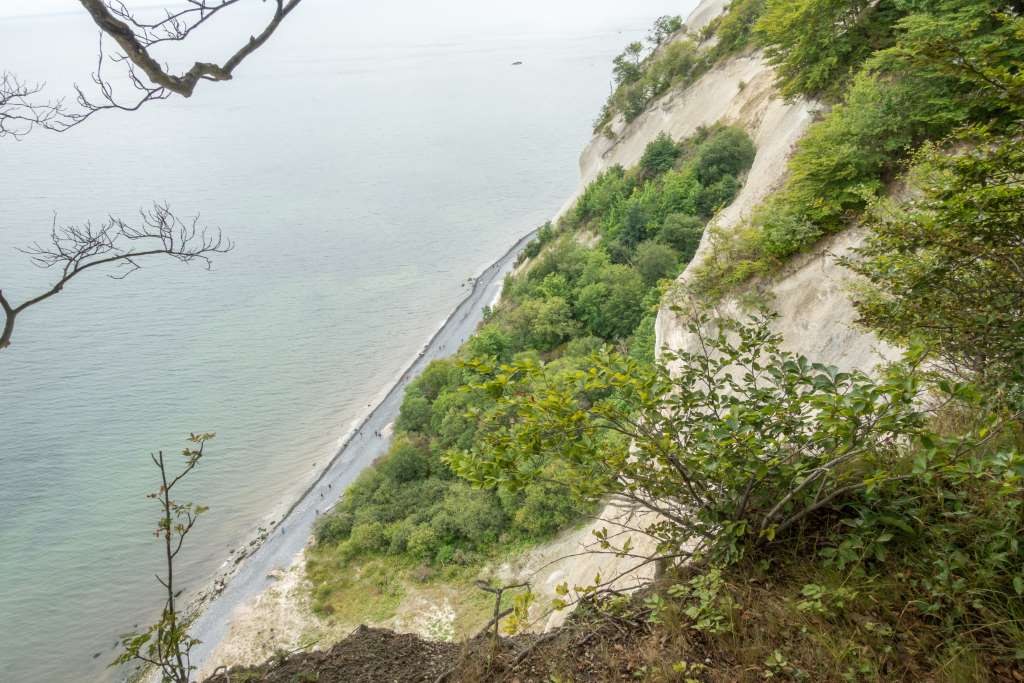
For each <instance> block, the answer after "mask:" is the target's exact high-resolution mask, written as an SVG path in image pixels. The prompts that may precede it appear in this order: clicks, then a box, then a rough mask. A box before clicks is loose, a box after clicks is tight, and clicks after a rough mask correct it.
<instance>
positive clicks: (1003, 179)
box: [447, 0, 1024, 681]
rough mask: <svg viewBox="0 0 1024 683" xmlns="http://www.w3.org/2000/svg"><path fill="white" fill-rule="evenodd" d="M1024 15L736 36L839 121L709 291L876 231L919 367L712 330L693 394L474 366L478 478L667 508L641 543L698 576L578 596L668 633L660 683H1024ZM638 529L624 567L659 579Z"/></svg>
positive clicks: (539, 362)
mask: <svg viewBox="0 0 1024 683" xmlns="http://www.w3.org/2000/svg"><path fill="white" fill-rule="evenodd" d="M1022 10H1024V7H1021V6H1020V4H1019V3H1006V2H990V1H988V0H982V1H980V2H974V1H972V2H967V1H966V0H940V1H937V2H931V3H917V2H898V1H895V0H894V1H893V2H886V1H884V0H883V1H882V2H854V3H850V2H845V3H844V2H834V1H832V0H796V1H793V0H764V1H762V2H737V3H734V4H733V6H732V7H731V8H730V11H729V13H727V14H726V15H725V16H724V17H723V18H722V19H721V20H720V21H718V22H716V23H715V25H714V27H713V30H715V31H722V30H723V28H726V27H727V28H729V30H730V31H731V33H730V34H729V36H728V41H727V42H728V45H727V47H724V48H723V49H729V50H735V49H742V47H744V46H746V45H748V44H751V41H758V43H759V44H761V45H764V46H766V47H767V48H768V50H767V53H768V56H769V59H770V60H771V61H772V62H773V63H774V64H775V65H776V67H777V69H778V74H779V80H780V86H781V88H782V90H783V92H784V93H785V94H786V95H787V96H790V97H799V96H810V97H817V98H822V99H825V100H828V101H832V102H834V106H833V107H832V109H831V110H830V111H829V113H827V114H826V115H824V116H823V117H822V119H821V120H820V121H819V122H818V123H816V124H815V125H813V126H812V128H811V129H810V132H809V133H808V135H807V136H806V138H805V139H804V140H803V141H802V143H801V144H800V146H799V149H798V150H797V152H796V155H795V157H794V159H793V161H792V164H791V167H790V171H791V173H790V175H789V178H788V180H787V182H786V184H785V186H784V187H783V188H782V190H781V191H780V192H778V193H776V194H775V195H773V196H772V197H771V198H770V199H769V200H768V201H767V202H766V203H765V205H764V206H762V207H761V208H760V210H759V212H758V213H757V215H756V216H754V219H753V220H752V221H751V223H750V224H749V225H748V226H746V228H745V229H742V230H740V231H739V232H738V233H737V234H736V236H734V237H733V238H732V239H731V240H723V241H722V242H720V243H719V245H718V249H717V253H716V258H715V259H714V260H713V261H712V262H711V264H710V265H709V266H707V267H705V268H704V269H703V272H702V274H701V275H702V277H700V278H699V279H698V281H697V283H696V284H695V286H694V294H696V295H697V297H698V300H699V299H700V298H702V296H703V297H704V298H712V299H714V298H715V297H716V296H717V295H718V294H720V293H722V292H724V291H726V290H728V289H729V288H731V287H734V286H735V285H736V284H739V283H741V282H743V281H744V280H745V279H747V278H748V277H750V275H752V274H757V273H766V272H768V270H769V269H770V268H771V267H772V266H774V265H775V264H777V263H781V262H782V261H783V260H784V259H785V258H787V257H788V256H790V255H792V254H794V253H797V252H798V251H800V250H802V249H804V248H806V247H808V246H810V245H812V244H814V243H815V242H816V241H817V240H818V239H820V238H821V237H822V236H824V235H827V234H829V233H834V232H836V231H838V230H841V229H843V228H844V227H846V226H848V225H849V224H850V222H851V221H852V220H854V219H858V220H861V221H862V222H863V223H864V225H865V226H866V228H867V229H868V231H869V234H868V238H867V241H866V242H865V243H864V245H863V246H862V247H861V248H859V249H858V250H856V251H855V253H854V254H852V255H851V256H850V257H848V258H846V259H844V260H843V262H844V263H845V264H846V265H847V266H849V267H850V268H852V269H853V270H855V271H856V272H858V273H860V274H861V275H863V276H864V281H863V283H862V284H861V285H860V286H859V289H858V291H857V292H856V297H855V301H854V303H855V306H856V307H857V309H858V311H859V313H860V315H861V322H862V324H864V325H866V326H868V327H869V328H870V329H872V330H873V331H875V332H876V333H878V334H879V335H880V336H881V337H883V338H885V339H887V340H889V341H892V342H894V343H897V344H899V345H901V346H903V347H904V348H906V349H908V351H907V353H906V355H905V356H904V358H903V359H902V360H901V361H899V362H897V363H893V364H892V365H891V366H889V367H888V368H883V369H880V370H879V372H878V373H876V374H875V375H866V374H862V373H860V372H857V371H852V372H841V371H839V370H838V369H836V368H832V367H827V366H824V365H820V364H816V363H813V362H812V361H811V360H809V359H807V358H805V357H802V356H798V355H794V354H790V353H786V352H783V351H781V350H780V349H779V344H780V342H781V341H782V340H781V339H779V338H778V337H776V336H775V335H773V334H772V332H771V331H770V327H769V324H768V323H769V319H768V318H767V317H764V316H763V315H759V316H755V317H754V318H752V319H751V320H749V321H746V322H735V321H727V320H721V319H718V318H716V317H714V316H713V315H712V314H711V313H710V312H708V311H706V310H704V309H701V308H697V309H695V310H687V311H682V312H681V313H683V315H684V317H685V318H687V319H689V320H690V324H689V330H688V331H689V333H690V338H691V339H694V340H696V341H697V342H699V343H697V344H696V345H695V346H694V349H695V350H693V351H691V352H684V353H680V354H679V355H678V356H669V357H668V358H669V360H671V361H674V363H673V365H674V368H675V369H674V371H673V373H669V372H668V371H667V370H666V369H664V368H660V367H657V366H652V365H645V364H642V363H637V362H635V361H634V360H633V359H631V358H629V357H628V356H627V355H625V354H622V353H616V352H614V351H613V352H608V351H607V350H605V351H603V352H599V353H595V354H594V355H593V356H592V357H591V359H590V362H589V363H588V364H585V365H584V366H583V367H582V368H581V369H580V370H579V371H577V372H554V371H553V370H552V369H551V368H549V367H548V366H547V365H546V364H545V363H544V362H543V359H535V358H520V359H514V360H513V361H512V362H509V363H506V364H503V365H495V364H490V363H476V364H474V366H473V369H474V371H475V372H476V373H477V377H478V379H477V382H476V384H475V387H474V391H476V392H479V393H481V394H484V395H487V396H489V397H497V400H496V401H495V402H494V403H493V405H492V406H491V408H490V410H488V411H487V412H485V413H484V414H482V416H481V417H482V420H483V426H482V428H481V430H480V432H479V436H480V438H479V439H478V441H477V442H475V443H474V444H473V445H471V446H470V447H469V448H453V449H451V450H450V451H449V453H448V455H447V458H448V461H449V462H450V463H452V466H453V467H454V468H455V469H456V470H457V471H458V472H459V474H460V475H461V476H463V477H465V478H467V479H469V480H472V481H474V482H476V483H477V484H478V485H480V486H485V487H487V486H494V485H498V486H500V487H503V488H507V489H508V490H512V491H515V490H519V489H520V488H521V487H523V486H526V485H529V483H530V482H532V481H534V480H535V478H536V476H537V474H536V473H537V467H538V463H544V466H545V467H546V468H548V470H547V472H548V474H547V477H546V478H547V479H551V478H552V477H554V478H555V480H556V481H558V482H559V483H560V484H561V485H562V486H563V487H564V488H565V490H567V491H569V492H571V495H572V496H573V498H574V499H575V500H578V501H581V502H590V503H593V502H594V501H598V500H605V499H607V498H608V497H609V496H611V497H617V498H621V499H625V500H627V501H629V502H631V503H632V504H634V505H636V506H638V507H639V508H641V509H645V510H647V511H648V512H651V513H656V517H653V520H654V521H647V522H643V523H642V526H641V530H642V531H643V532H644V533H645V534H646V535H648V536H650V537H652V538H654V539H655V540H656V541H657V543H658V553H660V555H661V556H662V558H664V559H665V560H669V561H678V560H680V559H681V558H685V559H686V560H687V563H686V565H685V567H681V568H680V570H679V571H678V572H677V573H674V574H673V573H671V572H670V573H669V578H668V579H666V580H665V582H664V583H663V584H662V585H661V586H660V587H659V589H658V591H657V592H656V593H655V594H653V595H651V596H649V597H648V598H647V599H646V601H645V607H644V609H643V610H639V611H637V610H636V609H635V605H634V606H633V607H630V606H628V605H626V604H624V602H623V600H622V599H621V598H619V597H616V596H615V595H614V593H612V594H604V593H603V592H602V589H603V588H605V587H607V586H608V584H609V582H610V580H611V579H612V578H613V577H599V578H598V579H596V580H595V583H594V585H591V586H568V585H565V586H562V587H561V588H560V592H561V593H562V594H563V596H564V599H563V600H562V601H560V603H561V604H566V603H569V602H577V601H579V602H583V603H586V604H588V605H590V606H596V607H597V609H598V610H599V611H604V612H605V613H607V614H621V613H622V611H623V610H627V611H629V610H632V611H631V612H629V613H630V614H634V615H635V614H643V615H646V617H647V619H648V620H649V621H650V622H652V623H654V624H655V625H656V626H654V627H652V628H653V629H654V631H655V633H657V634H658V645H656V646H654V647H657V648H660V651H659V655H658V656H657V657H652V658H650V661H651V666H650V667H645V668H644V669H643V670H642V671H638V672H637V676H638V677H642V678H647V679H650V680H677V678H676V677H677V676H678V675H679V674H685V675H688V676H689V678H690V679H692V680H737V679H740V678H742V679H744V680H747V679H751V680H752V679H753V678H754V677H757V678H783V679H786V680H850V681H856V680H870V681H888V680H942V681H966V680H972V681H973V680H1022V679H1024V546H1022V543H1021V540H1022V535H1024V456H1022V452H1024V305H1022V302H1024V278H1022V270H1021V267H1022V264H1024V156H1022V152H1021V149H1022V147H1021V144H1020V142H1021V139H1022V130H1021V113H1022V109H1021V107H1022V103H1024V74H1022V71H1021V64H1024V61H1022V58H1024V20H1022V19H1021V14H1022ZM897 179H900V180H903V181H905V185H906V189H905V191H902V192H899V193H890V190H891V189H892V187H893V185H894V181H895V180H897ZM887 196H889V197H890V198H884V197H887ZM702 288H703V289H702ZM552 463H557V464H558V466H557V467H555V468H552ZM649 519H650V518H649ZM629 523H630V524H632V525H634V526H635V525H636V524H637V523H638V522H637V521H636V519H635V518H633V519H631V520H630V522H629ZM615 531H617V529H615V522H614V520H611V521H610V522H609V529H608V533H607V535H605V536H603V537H600V538H599V539H598V540H599V541H600V542H601V546H602V548H603V549H604V551H606V552H614V553H618V554H619V555H620V556H622V557H627V558H628V557H633V558H635V559H636V560H637V563H638V564H643V563H646V562H649V561H650V560H651V558H650V557H649V556H646V555H643V554H640V555H638V554H636V552H635V551H634V550H633V549H632V547H631V545H630V544H629V543H626V544H623V543H622V542H617V541H615V540H614V538H615V533H614V532H615ZM766 606H767V607H768V608H767V609H766ZM666 624H670V625H671V628H665V625H666ZM659 629H660V630H659ZM687 634H688V635H687ZM669 642H674V643H676V644H682V650H681V651H680V652H679V653H678V654H680V655H682V656H683V657H685V659H684V660H682V661H674V660H672V659H669V658H668V656H667V652H666V651H667V650H670V649H671V648H672V647H676V645H666V643H669ZM695 651H696V652H705V653H709V652H714V653H715V655H716V656H717V657H721V658H722V660H723V661H718V660H717V659H716V660H712V659H710V658H709V659H706V660H703V661H704V663H703V664H694V663H693V660H691V659H690V658H689V655H692V654H693V653H694V652H695ZM666 661H667V662H673V663H672V664H671V666H667V665H666ZM726 671H728V672H730V674H725V673H724V672H726ZM716 672H717V673H716ZM751 672H753V673H751ZM730 675H731V676H732V678H730ZM684 677H685V676H684Z"/></svg>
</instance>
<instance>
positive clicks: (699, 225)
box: [658, 213, 705, 263]
mask: <svg viewBox="0 0 1024 683" xmlns="http://www.w3.org/2000/svg"><path fill="white" fill-rule="evenodd" d="M704 223H705V222H704V220H702V219H700V218H698V217H697V216H691V215H688V214H685V213H671V214H669V215H668V216H666V217H665V221H664V222H663V223H662V225H661V229H660V230H659V231H658V241H659V242H664V243H665V244H667V245H669V246H670V247H672V248H673V249H675V250H676V251H677V252H679V257H680V259H681V260H682V261H683V262H684V263H688V262H689V261H690V259H692V258H693V255H694V254H696V253H697V247H699V246H700V239H701V237H702V236H703V235H704Z"/></svg>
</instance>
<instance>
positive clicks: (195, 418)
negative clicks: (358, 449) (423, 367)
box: [0, 0, 695, 683]
mask: <svg viewBox="0 0 1024 683" xmlns="http://www.w3.org/2000/svg"><path fill="white" fill-rule="evenodd" d="M8 2H9V0H0V71H3V70H6V71H10V72H13V73H16V74H18V75H19V76H20V77H22V78H24V79H26V80H28V81H30V82H38V83H41V84H42V83H45V91H44V92H45V93H47V94H48V95H50V96H52V97H66V98H68V99H67V101H68V102H69V103H70V102H71V101H72V100H73V93H74V90H73V84H74V83H78V84H80V85H82V87H83V88H85V89H87V90H88V88H89V87H91V81H90V73H91V72H92V71H93V70H94V69H95V67H96V56H97V51H98V50H100V49H102V50H104V51H105V52H113V51H114V46H113V45H112V44H111V43H110V42H109V41H106V42H102V43H101V42H100V40H99V36H98V33H97V30H96V29H95V27H94V26H93V25H92V24H91V22H90V19H89V18H88V16H87V15H86V13H85V12H84V10H82V9H81V8H80V7H79V6H78V3H75V2H72V1H71V0H64V1H62V2H59V3H57V2H52V3H41V4H40V5H38V6H37V7H38V8H39V9H42V8H50V7H51V5H52V7H53V11H52V12H50V13H44V14H38V13H36V14H32V13H31V11H32V7H30V8H29V9H28V10H27V11H26V10H25V9H24V8H25V7H26V6H27V5H26V4H25V3H22V4H21V5H19V6H18V7H19V8H20V9H19V12H17V13H13V14H16V16H12V15H11V14H12V13H9V12H6V11H5V8H4V5H5V4H7V3H8ZM694 4H695V3H694V2H678V1H676V2H670V1H668V0H631V2H625V3H624V2H620V1H616V2H613V1H611V0H596V1H595V0H586V1H584V0H563V1H562V2H559V3H551V2H541V1H539V0H521V1H517V2H493V3H492V2H487V3H481V2H470V1H468V0H452V1H449V2H431V1H429V0H428V1H424V0H386V1H384V2H376V1H375V2H372V3H352V2H333V1H329V0H306V1H305V2H304V3H303V4H302V5H300V6H299V8H298V9H296V10H295V12H294V13H293V15H292V16H291V17H289V18H288V19H287V20H286V22H285V23H284V24H283V25H282V27H281V29H280V30H279V32H278V34H277V35H275V36H274V37H273V38H272V39H271V41H270V42H269V43H268V44H267V45H266V46H264V47H263V48H262V49H261V50H259V51H258V52H257V53H256V54H255V55H254V56H253V57H251V58H250V59H249V60H248V61H246V62H245V63H244V64H243V66H242V67H240V68H239V69H238V71H237V72H236V77H235V79H234V80H232V81H231V82H225V83H201V84H200V85H199V87H198V88H197V89H196V92H195V94H194V95H193V97H191V98H189V99H185V98H173V99H170V100H167V101H163V102H154V103H150V104H148V105H146V106H145V107H143V108H142V109H140V110H139V111H137V112H132V113H127V112H120V111H112V112H102V113H99V114H97V115H96V116H95V117H93V118H92V119H90V120H88V121H86V122H85V123H83V124H82V125H80V126H79V127H76V128H74V129H72V130H69V131H67V132H65V133H60V134H57V133H51V132H47V131H41V130H37V131H34V132H32V133H31V134H30V135H27V136H26V137H24V138H23V139H21V140H14V139H11V138H5V139H0V289H2V290H3V292H4V294H5V295H6V296H7V297H8V299H10V300H11V301H13V302H15V303H17V302H20V301H22V300H25V299H27V298H30V297H32V296H34V295H36V294H38V293H41V292H42V291H45V290H46V289H47V288H48V287H49V286H50V284H52V283H53V282H54V281H55V278H56V276H57V274H56V273H55V272H53V271H50V270H46V269H41V268H38V267H36V266H34V265H33V264H32V263H31V261H30V259H29V257H28V256H27V255H26V254H24V253H22V252H21V251H19V248H25V247H28V246H29V245H31V244H32V243H33V242H36V241H39V242H44V243H45V242H46V241H47V240H48V239H49V234H50V230H51V228H52V227H54V226H55V225H56V226H62V225H83V224H86V223H91V224H92V225H94V226H98V225H101V224H103V223H104V222H105V221H107V220H109V219H110V218H111V217H116V218H120V219H124V220H125V221H126V222H128V223H137V222H138V221H139V213H138V212H139V210H140V209H144V208H146V207H149V206H152V205H153V203H154V202H160V203H166V204H167V205H169V206H170V207H171V208H172V209H173V210H174V211H175V213H177V214H178V215H179V216H181V217H184V218H187V219H188V220H192V219H194V218H196V217H198V219H197V224H198V225H200V226H208V227H209V228H210V229H213V230H217V229H219V230H222V231H223V234H224V235H225V236H227V237H229V238H230V239H231V240H233V241H234V243H235V248H234V249H233V250H232V251H231V252H229V253H227V254H222V255H217V256H215V258H214V260H213V265H212V268H211V269H210V270H206V269H205V268H203V267H202V266H201V265H200V264H195V263H193V264H182V263H178V262H175V261H171V260H168V259H149V260H145V261H141V262H140V263H139V265H140V266H142V268H141V269H140V270H138V271H136V272H133V273H131V274H130V275H128V276H127V277H125V278H123V279H117V278H115V277H110V276H112V275H114V276H116V275H120V274H121V273H120V272H118V271H109V270H107V271H94V272H89V273H85V274H83V275H81V276H79V277H76V278H75V279H74V280H73V281H72V282H70V283H69V284H68V285H67V287H66V288H65V289H64V291H62V292H61V293H60V294H58V295H57V296H55V297H53V298H52V299H50V300H48V301H46V302H43V303H41V304H39V305H37V306H34V307H32V308H29V309H27V310H26V311H25V312H24V313H23V314H22V315H20V316H19V318H18V320H17V325H16V327H15V330H14V336H13V338H12V344H11V346H10V347H9V348H8V349H6V350H3V351H0V680H2V681H12V682H17V683H21V682H35V681H46V682H60V681H69V682H71V681H74V682H80V681H105V680H114V679H116V677H117V676H118V675H119V674H118V673H117V672H116V671H112V670H109V669H107V664H109V662H110V661H111V660H112V659H113V658H114V656H115V655H116V651H115V644H116V641H117V639H118V636H119V635H120V634H122V633H125V632H127V631H131V630H132V629H133V628H134V627H136V625H138V626H142V625H145V624H147V623H149V622H150V621H152V620H153V619H154V617H155V615H156V613H157V612H158V611H159V608H160V604H161V602H160V601H161V595H160V587H159V585H158V584H157V583H156V581H155V579H154V574H155V573H156V572H158V571H159V570H160V561H161V554H160V546H159V544H158V542H157V540H156V539H155V538H154V535H153V530H154V528H155V524H156V520H157V517H158V513H159V510H158V508H157V506H156V504H155V503H154V501H152V500H149V499H147V498H146V494H147V493H149V492H151V491H153V490H154V489H155V488H156V486H157V471H156V470H155V468H154V466H153V464H152V462H151V460H150V454H151V453H154V452H157V451H163V452H164V453H165V454H166V455H167V456H168V457H169V458H170V459H171V460H172V461H174V460H175V459H176V458H177V457H178V456H177V453H178V452H179V451H180V450H181V449H182V448H183V447H184V446H185V438H186V437H187V435H188V434H189V433H190V432H199V431H210V432H216V434H217V436H216V438H215V439H214V440H213V441H211V442H209V444H208V449H207V455H206V457H205V458H204V460H203V461H202V464H201V466H200V467H199V469H198V470H197V471H196V472H194V473H193V474H192V475H190V477H189V478H188V479H187V480H186V482H185V483H184V484H183V485H182V487H181V491H180V492H179V498H180V499H181V500H193V501H196V502H198V503H202V504H204V505H207V506H209V507H210V512H209V513H207V514H206V515H204V516H203V517H202V518H201V521H200V522H199V524H198V526H197V527H196V529H195V531H194V532H193V533H192V534H190V536H189V537H188V540H187V545H186V548H185V550H184V551H183V553H182V555H181V557H180V559H181V561H180V566H179V569H178V572H179V576H178V580H179V582H181V583H180V585H184V586H187V587H188V588H189V590H195V589H197V588H199V587H201V586H203V585H204V584H205V583H206V582H208V581H209V580H210V578H211V577H212V576H213V575H214V574H215V572H217V570H218V568H220V567H221V566H222V565H223V564H224V563H225V562H226V561H227V560H228V554H229V552H230V551H231V550H232V549H233V548H236V547H238V546H239V545H240V544H243V543H245V542H246V541H247V540H248V539H250V538H252V535H253V534H254V533H255V532H256V530H257V529H258V528H259V527H260V526H261V525H265V524H267V522H268V520H270V519H273V518H274V517H275V516H279V515H280V513H281V511H282V510H283V509H285V508H286V507H287V505H288V504H289V503H290V502H291V501H292V500H294V499H295V498H296V497H297V496H298V495H299V494H300V493H301V492H302V491H303V490H304V489H305V487H306V486H308V485H309V483H310V480H311V477H312V476H313V475H314V473H315V472H316V471H317V469H318V466H320V467H322V466H323V465H324V464H325V463H326V462H327V461H328V460H329V459H330V458H331V457H332V455H333V453H334V452H335V450H336V449H337V446H338V442H339V440H340V439H341V438H342V437H343V436H344V435H345V433H346V432H347V431H348V430H349V429H350V427H351V426H352V424H353V423H354V422H355V421H357V420H358V419H359V418H360V416H362V415H363V414H365V413H366V412H367V411H368V410H369V409H370V405H371V404H372V402H373V400H374V398H375V397H378V396H379V395H381V393H382V392H383V390H385V389H386V387H388V386H389V385H390V384H391V383H392V382H393V381H394V380H395V378H396V375H397V374H398V373H400V371H401V369H402V368H404V367H405V366H406V365H407V364H408V362H409V361H410V360H411V359H412V358H413V357H415V355H416V352H417V350H418V349H420V348H421V347H422V345H423V343H424V342H425V341H426V339H427V338H429V337H430V336H431V334H432V333H433V332H434V331H435V330H436V329H437V327H438V325H439V324H440V323H441V321H442V320H443V319H444V318H445V317H446V315H447V314H448V313H449V311H450V310H451V309H452V308H453V307H454V306H455V305H456V304H457V303H458V301H459V300H460V299H461V298H462V297H463V296H464V295H465V293H466V291H467V290H466V287H467V280H468V278H471V277H473V276H474V275H476V274H477V273H479V272H480V271H482V270H483V269H484V268H485V267H486V266H487V265H488V264H489V263H491V262H492V261H493V260H494V259H496V258H497V257H499V256H500V255H501V254H502V253H504V252H505V250H506V249H507V248H508V247H509V246H510V245H511V244H512V243H513V242H515V241H516V239H518V238H519V237H520V236H521V235H523V234H525V233H527V232H529V231H530V230H531V229H533V228H534V227H536V226H537V225H539V224H541V223H543V222H544V221H545V220H546V219H548V218H550V217H551V216H552V215H553V214H554V213H555V212H556V211H557V210H558V209H559V207H560V206H561V205H562V204H563V202H564V201H565V200H566V198H567V197H569V196H570V195H571V194H572V193H573V192H574V190H575V189H576V187H577V183H578V177H579V176H578V166H577V160H578V155H579V153H580V151H581V150H582V148H583V146H584V145H585V144H586V142H587V141H588V140H589V139H590V137H591V128H592V122H593V120H594V119H595V118H596V116H597V114H598V111H599V109H600V106H601V103H602V102H603V100H604V99H605V98H606V97H607V95H608V93H609V89H610V75H611V60H612V58H613V57H614V56H615V54H617V53H618V52H619V51H621V49H622V48H623V47H624V46H625V45H626V44H627V43H629V42H631V41H633V40H638V39H642V38H643V36H644V35H645V33H646V31H647V29H648V27H649V26H650V24H651V22H652V21H653V20H654V18H656V17H657V16H659V15H663V14H669V13H671V14H683V15H685V14H686V12H687V11H688V10H689V9H692V6H693V5H694ZM243 5H244V6H243ZM268 5H272V3H259V2H253V3H242V5H240V6H239V8H238V9H232V10H230V11H228V12H225V13H224V15H223V17H222V18H220V19H218V20H217V21H215V22H211V23H210V25H208V26H204V27H203V28H202V29H201V30H200V31H198V32H197V33H196V34H195V40H194V41H189V42H188V43H186V44H183V45H177V46H173V47H172V49H170V50H169V51H168V52H167V53H166V55H164V56H163V58H165V59H166V60H167V61H168V63H170V64H171V65H172V66H173V67H175V68H181V67H183V66H187V64H189V63H191V61H195V60H203V61H211V60H213V59H223V57H224V56H225V55H226V54H228V53H229V52H230V49H231V47H232V46H236V45H239V44H240V41H242V40H244V39H245V38H246V37H247V36H248V35H249V32H251V31H255V30H256V29H255V27H256V26H258V25H259V22H260V21H262V20H264V19H265V12H266V11H267V7H268ZM13 7H14V5H11V6H10V7H9V8H8V9H10V8H13ZM140 11H142V12H144V13H148V12H151V11H153V10H152V8H149V7H145V6H144V7H142V8H141V10H140ZM513 62H522V63H521V64H518V65H514V64H513ZM117 66H118V65H117V64H116V63H111V64H108V65H107V66H105V67H104V69H106V70H108V73H110V74H111V77H112V78H114V79H115V83H116V84H117V85H118V88H119V89H118V94H119V95H120V94H122V93H123V94H124V95H125V96H126V97H127V96H130V95H131V92H130V90H127V89H125V87H124V83H123V81H121V80H119V78H120V77H119V76H118V73H117V71H116V69H117Z"/></svg>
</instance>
